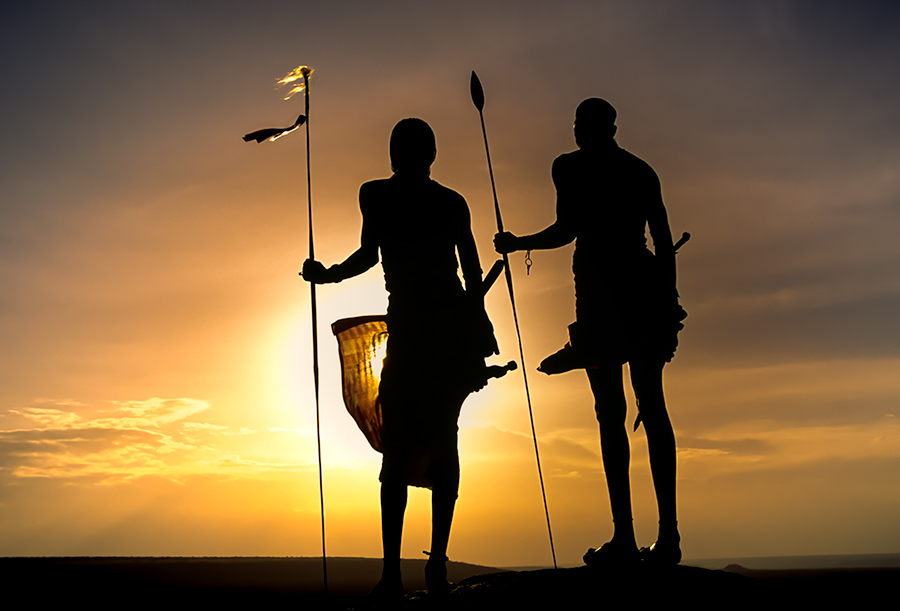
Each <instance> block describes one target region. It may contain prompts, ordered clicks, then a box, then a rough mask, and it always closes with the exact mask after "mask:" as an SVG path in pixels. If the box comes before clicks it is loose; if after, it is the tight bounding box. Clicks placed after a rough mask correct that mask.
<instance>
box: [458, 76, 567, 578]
mask: <svg viewBox="0 0 900 611" xmlns="http://www.w3.org/2000/svg"><path fill="white" fill-rule="evenodd" d="M471 91H472V102H473V103H474V104H475V108H477V109H478V115H479V116H480V117H481V133H482V135H483V136H484V151H485V153H487V163H488V172H489V173H490V175H491V191H492V193H493V195H494V215H495V216H496V217H497V232H498V233H503V218H502V217H501V216H500V203H499V202H498V201H497V187H496V185H495V183H494V167H493V165H492V164H491V150H490V148H489V147H488V138H487V130H486V129H485V127H484V88H482V86H481V81H479V80H478V75H477V74H475V71H474V70H473V71H472V81H471ZM503 264H504V265H503V269H504V270H505V271H506V288H507V289H509V303H510V305H511V306H512V315H513V322H515V325H516V337H517V338H518V340H519V360H521V361H522V379H523V380H524V381H525V399H526V400H527V402H528V418H529V419H530V420H531V437H532V439H534V457H535V459H536V460H537V469H538V479H540V481H541V495H542V496H543V498H544V515H545V516H546V517H547V534H548V535H549V536H550V553H551V554H552V555H553V568H559V567H558V566H557V564H556V550H555V549H554V547H553V530H552V529H551V528H550V510H549V509H548V508H547V491H546V490H545V489H544V475H543V473H542V472H541V455H540V452H538V443H537V433H536V432H535V429H534V413H533V412H532V409H531V392H530V391H529V390H528V373H527V371H528V368H527V367H525V351H524V350H523V349H522V333H521V332H520V331H519V317H518V315H517V314H516V297H515V293H514V292H513V281H512V272H511V271H510V269H509V255H508V254H506V253H504V254H503Z"/></svg>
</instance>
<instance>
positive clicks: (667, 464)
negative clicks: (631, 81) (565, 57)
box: [494, 98, 686, 564]
mask: <svg viewBox="0 0 900 611" xmlns="http://www.w3.org/2000/svg"><path fill="white" fill-rule="evenodd" d="M615 120H616V111H615V109H614V108H613V107H612V106H611V105H610V104H609V103H608V102H606V101H605V100H601V99H599V98H591V99H588V100H585V101H584V102H582V103H581V104H580V105H579V106H578V109H577V110H576V111H575V126H574V129H575V142H576V144H577V145H578V149H579V150H577V151H574V152H572V153H568V154H565V155H560V156H559V157H557V158H556V160H555V161H554V162H553V182H554V184H555V186H556V193H557V203H556V222H555V223H554V224H553V225H551V226H549V227H547V228H546V229H544V230H543V231H541V232H539V233H536V234H533V235H528V236H523V237H516V236H514V235H513V234H511V233H502V234H497V236H495V238H494V244H495V247H496V248H497V251H498V252H500V253H508V252H513V251H516V250H535V249H549V248H558V247H560V246H564V245H566V244H569V243H570V242H572V241H573V240H575V254H574V258H573V263H572V270H573V272H574V275H575V318H576V322H575V323H574V324H573V325H572V326H570V328H569V335H570V341H569V344H567V346H566V347H565V348H564V349H563V350H561V351H560V352H558V353H556V354H555V355H552V356H550V357H548V358H547V359H545V361H544V362H543V363H542V364H541V367H540V370H541V371H543V372H545V373H562V372H564V371H569V370H571V369H576V368H585V369H587V375H588V380H589V381H590V384H591V390H592V391H593V394H594V399H595V401H596V404H595V410H596V413H597V420H598V421H599V423H600V442H601V449H602V454H603V466H604V469H605V471H606V480H607V485H608V487H609V499H610V508H611V510H612V515H613V522H614V534H613V537H612V540H611V541H609V542H608V543H605V544H604V545H603V546H601V547H600V548H599V549H593V548H591V549H589V550H588V552H587V553H586V554H585V556H584V560H585V562H586V563H587V564H609V563H619V562H630V561H636V560H638V559H640V558H643V559H645V560H648V561H651V562H658V563H667V564H677V563H678V562H679V561H680V560H681V549H680V541H681V538H680V536H679V534H678V523H677V517H676V509H675V435H674V433H673V430H672V425H671V423H670V421H669V416H668V413H667V412H666V403H665V397H664V396H663V385H662V371H663V367H664V366H665V364H666V362H668V361H670V360H671V359H672V357H673V356H674V352H675V347H676V346H677V332H678V330H679V329H681V328H682V325H681V322H680V321H681V320H683V319H684V317H685V316H686V314H685V313H684V310H682V309H681V307H680V306H679V305H678V294H677V292H676V290H675V250H674V247H673V244H672V234H671V231H670V230H669V222H668V218H667V216H666V209H665V206H664V205H663V201H662V195H661V192H660V184H659V179H658V178H657V176H656V173H655V172H654V171H653V169H652V168H651V167H650V166H649V165H647V164H646V163H645V162H644V161H642V160H640V159H638V158H637V157H635V156H634V155H632V154H631V153H628V152H627V151H625V150H623V149H621V148H619V146H618V145H617V144H616V141H615V139H614V137H615V133H616V126H615ZM647 227H649V230H650V235H651V237H652V238H653V246H654V250H655V253H656V254H655V256H654V254H653V253H651V252H650V251H649V250H648V249H647V239H646V236H645V228H647ZM626 362H627V363H628V364H629V369H630V372H631V383H632V386H633V388H634V393H635V396H636V398H637V401H638V409H639V413H640V417H641V419H642V420H643V423H644V427H645V429H646V431H647V445H648V448H649V452H650V467H651V471H652V474H653V484H654V487H655V489H656V499H657V503H658V507H659V536H658V539H657V541H656V543H655V544H654V545H653V546H651V547H650V548H644V549H641V550H640V551H639V550H638V548H637V544H636V543H635V537H634V527H633V523H632V511H631V485H630V481H629V473H628V472H629V463H630V448H629V444H628V433H627V431H626V429H625V415H626V404H625V393H624V388H623V384H622V365H623V364H624V363H626Z"/></svg>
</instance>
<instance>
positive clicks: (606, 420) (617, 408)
mask: <svg viewBox="0 0 900 611" xmlns="http://www.w3.org/2000/svg"><path fill="white" fill-rule="evenodd" d="M587 372H588V379H589V380H590V382H591V390H592V391H593V393H594V400H595V401H596V406H595V409H596V412H597V421H598V422H599V424H600V448H601V451H602V454H603V468H604V470H605V471H606V484H607V487H608V488H609V505H610V509H611V510H612V516H613V524H614V527H615V529H614V531H613V538H612V541H610V542H609V543H608V544H607V545H608V546H609V545H611V546H612V547H611V549H612V548H615V549H616V550H617V553H618V555H620V556H626V555H632V554H633V553H636V552H637V544H636V543H635V539H634V524H633V522H632V513H631V482H630V479H629V473H628V471H629V467H630V463H631V448H630V446H629V444H628V433H627V432H626V430H625V415H626V404H625V391H624V389H623V387H622V368H621V367H620V366H618V365H615V366H600V367H598V368H596V369H588V370H587ZM605 547H606V546H604V548H601V549H605ZM598 551H599V550H598ZM586 560H587V558H586Z"/></svg>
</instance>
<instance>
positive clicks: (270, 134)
mask: <svg viewBox="0 0 900 611" xmlns="http://www.w3.org/2000/svg"><path fill="white" fill-rule="evenodd" d="M312 73H313V69H312V68H310V67H309V66H298V67H296V68H295V69H294V70H292V71H291V72H289V73H288V74H287V75H285V76H284V77H283V78H281V79H278V81H277V82H278V84H279V85H282V86H283V85H290V84H292V83H296V84H295V85H294V86H293V87H292V89H291V90H290V91H289V92H288V94H287V95H286V96H285V98H284V99H285V100H289V99H291V97H292V96H293V95H294V94H295V93H300V92H301V91H304V92H305V93H306V95H304V96H303V97H304V109H305V111H306V114H303V115H300V116H299V117H297V120H296V121H295V122H294V124H293V125H292V126H290V127H284V128H278V127H270V128H267V129H261V130H258V131H255V132H251V133H249V134H247V135H245V136H244V142H250V141H251V140H255V141H256V142H257V143H261V142H264V141H266V140H268V141H270V142H274V141H275V140H278V139H279V138H281V137H282V136H286V135H287V134H289V133H291V132H292V131H294V130H296V129H297V128H299V127H300V126H301V125H303V124H304V123H305V124H306V192H307V200H308V210H309V214H308V218H309V258H310V259H315V247H314V243H313V223H312V176H311V171H310V163H309V77H310V76H312ZM301 79H302V80H303V82H302V83H298V82H297V81H300V80H301ZM309 289H310V309H311V310H312V351H313V386H314V388H315V394H316V445H317V449H318V457H319V512H320V515H321V517H322V580H323V586H324V591H325V593H326V594H327V593H328V564H327V562H326V557H327V556H326V554H325V492H324V485H323V480H322V434H321V428H320V415H319V414H320V409H319V338H318V334H317V330H318V315H317V314H318V312H317V307H316V285H315V283H312V282H310V283H309Z"/></svg>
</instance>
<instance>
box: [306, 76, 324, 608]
mask: <svg viewBox="0 0 900 611" xmlns="http://www.w3.org/2000/svg"><path fill="white" fill-rule="evenodd" d="M303 83H304V85H305V87H304V89H305V95H304V96H303V98H304V100H305V106H306V194H307V200H308V202H309V206H308V209H309V223H308V224H309V258H310V259H311V260H315V258H316V252H315V246H314V245H313V220H312V172H311V171H310V164H309V73H308V72H304V74H303ZM309 291H310V295H309V297H310V306H311V308H312V350H313V386H314V387H315V392H316V446H317V448H318V452H319V515H320V516H321V517H322V583H323V586H324V590H325V593H326V594H328V562H327V561H326V555H325V486H324V484H323V481H322V432H321V427H320V424H319V422H320V418H319V338H318V333H317V331H318V328H319V324H318V316H317V308H316V284H315V283H314V282H310V283H309Z"/></svg>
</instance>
